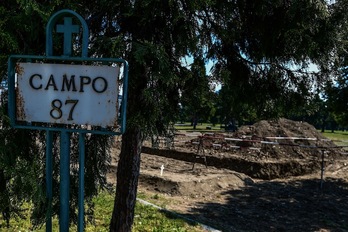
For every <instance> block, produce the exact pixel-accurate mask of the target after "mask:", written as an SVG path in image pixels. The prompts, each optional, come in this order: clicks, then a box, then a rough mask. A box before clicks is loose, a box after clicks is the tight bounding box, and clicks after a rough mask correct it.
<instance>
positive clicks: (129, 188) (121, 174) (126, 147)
mask: <svg viewBox="0 0 348 232" xmlns="http://www.w3.org/2000/svg"><path fill="white" fill-rule="evenodd" d="M141 146H142V137H141V131H140V128H127V130H126V132H125V134H124V135H123V136H122V147H121V154H120V159H119V161H118V167H117V185H116V195H115V202H114V209H113V212H112V218H111V223H110V232H131V230H132V225H133V220H134V207H135V203H136V195H137V187H138V178H139V173H140V154H141Z"/></svg>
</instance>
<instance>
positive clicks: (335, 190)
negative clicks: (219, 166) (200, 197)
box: [183, 179, 348, 232]
mask: <svg viewBox="0 0 348 232" xmlns="http://www.w3.org/2000/svg"><path fill="white" fill-rule="evenodd" d="M224 195H227V196H226V197H227V202H226V203H225V204H220V203H203V202H202V203H199V204H197V205H196V207H195V208H193V209H192V210H191V212H190V213H188V214H186V215H183V216H185V217H188V218H195V219H196V220H197V221H200V222H202V223H205V224H207V225H210V226H212V227H215V228H217V229H221V230H222V231H238V232H240V231H302V232H306V231H308V232H309V231H331V232H333V231H335V232H336V231H348V183H347V182H344V181H342V180H336V179H326V180H325V182H324V184H323V189H320V180H316V179H310V180H296V181H290V182H287V183H285V182H278V181H271V182H259V183H254V184H251V185H248V186H247V187H245V188H243V189H240V190H230V191H226V192H225V193H224Z"/></svg>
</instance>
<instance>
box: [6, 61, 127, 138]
mask: <svg viewBox="0 0 348 232" xmlns="http://www.w3.org/2000/svg"><path fill="white" fill-rule="evenodd" d="M19 60H20V61H21V62H31V61H32V60H35V61H39V60H41V61H44V62H49V61H50V62H54V61H66V62H100V63H122V64H123V79H124V80H123V93H122V104H121V109H120V130H119V131H111V130H110V129H109V128H100V130H99V129H98V130H87V129H74V128H66V127H64V128H59V127H54V124H48V126H36V125H31V124H29V123H28V124H26V125H22V124H18V123H17V121H16V101H15V99H16V90H15V72H16V71H15V67H16V63H17V62H18V61H19ZM8 94H9V98H8V99H9V106H8V110H9V117H10V121H11V126H12V127H14V128H18V129H32V130H48V131H67V132H79V133H94V134H109V135H121V134H123V133H124V132H125V129H126V109H127V95H128V62H127V61H126V60H123V59H119V58H90V57H66V56H31V55H12V56H10V57H9V59H8Z"/></svg>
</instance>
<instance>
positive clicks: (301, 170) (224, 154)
mask: <svg viewBox="0 0 348 232" xmlns="http://www.w3.org/2000/svg"><path fill="white" fill-rule="evenodd" d="M199 136H200V137H199ZM285 137H286V138H287V139H285ZM226 138H227V139H226ZM173 141H174V143H173ZM200 142H201V145H202V146H203V147H204V149H198V146H199V143H200ZM117 146H119V144H116V147H115V149H116V151H115V157H114V158H115V164H117V155H118V152H117ZM323 157H324V159H323ZM141 159H142V162H141V175H140V179H139V191H143V192H147V193H152V194H161V195H163V196H165V198H166V199H168V201H167V203H166V208H167V209H169V210H172V211H175V212H177V213H179V214H181V215H183V216H185V217H187V218H191V219H193V220H195V221H198V222H201V223H204V224H206V225H209V226H211V227H214V228H216V229H219V230H221V231H348V173H347V171H348V156H347V154H346V153H345V151H344V150H342V149H341V148H337V147H335V144H334V143H333V142H331V141H328V140H327V139H326V138H324V137H323V136H322V135H321V134H320V133H318V132H317V130H316V129H315V128H314V127H312V126H311V125H309V124H307V123H303V122H294V121H290V120H287V119H280V120H276V121H260V122H258V123H256V124H254V125H253V126H244V127H241V128H239V130H238V131H237V132H235V133H221V134H213V133H208V134H206V135H204V136H202V134H201V133H192V132H186V133H184V132H180V134H176V135H175V138H174V140H168V139H167V140H166V139H164V140H162V141H160V143H158V144H155V143H151V142H149V141H148V142H145V143H144V147H143V153H142V157H141ZM162 165H163V168H164V169H162V173H161V166H162ZM115 166H116V165H115ZM322 167H324V169H322ZM115 169H116V167H113V168H112V170H111V172H110V178H111V179H110V181H113V182H114V181H115V180H114V177H115ZM161 174H162V175H161Z"/></svg>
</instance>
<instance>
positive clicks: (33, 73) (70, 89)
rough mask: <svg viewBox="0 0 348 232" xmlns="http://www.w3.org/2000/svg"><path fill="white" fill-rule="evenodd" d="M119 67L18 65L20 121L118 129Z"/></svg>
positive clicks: (17, 94)
mask: <svg viewBox="0 0 348 232" xmlns="http://www.w3.org/2000/svg"><path fill="white" fill-rule="evenodd" d="M119 72H120V69H119V67H118V66H115V67H112V66H91V65H72V64H68V65H66V64H43V63H17V65H16V74H17V88H16V89H17V91H16V118H17V120H18V121H26V122H43V123H59V124H71V125H72V124H75V125H91V126H101V127H116V126H117V119H118V109H119V107H118V85H117V79H118V76H119Z"/></svg>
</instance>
